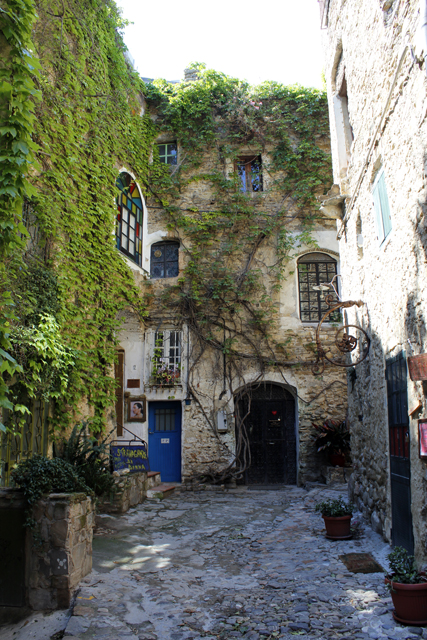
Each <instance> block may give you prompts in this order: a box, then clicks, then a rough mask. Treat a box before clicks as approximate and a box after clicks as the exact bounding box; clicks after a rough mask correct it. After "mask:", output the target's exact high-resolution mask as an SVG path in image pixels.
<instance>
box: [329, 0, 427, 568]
mask: <svg viewBox="0 0 427 640" xmlns="http://www.w3.org/2000/svg"><path fill="white" fill-rule="evenodd" d="M320 9H321V22H322V29H323V33H324V48H325V75H326V84H327V92H328V100H329V114H330V121H331V145H332V159H333V170H334V181H335V184H336V185H337V187H335V190H336V191H335V201H334V203H333V204H334V206H335V210H336V217H337V230H338V240H339V244H340V256H341V274H342V288H343V297H344V299H352V300H356V301H357V300H361V301H362V302H363V305H362V306H360V307H352V308H351V309H348V310H347V313H346V321H347V323H348V324H351V325H357V326H359V327H361V328H362V329H364V330H365V331H366V332H367V333H368V334H369V336H370V338H371V347H370V353H369V356H368V357H367V358H366V359H365V360H364V361H363V362H362V363H360V364H358V365H357V366H355V367H354V368H352V369H350V370H349V379H348V396H349V419H350V425H351V443H352V455H353V463H354V472H353V475H352V480H351V483H350V495H351V498H353V499H354V500H355V502H356V504H357V506H358V507H359V508H360V509H361V510H362V511H363V513H364V514H365V515H366V516H367V517H368V518H369V520H370V522H371V524H372V527H373V528H374V529H375V530H376V531H378V532H380V533H382V534H383V536H384V537H385V538H386V539H387V540H389V541H390V542H391V543H392V544H393V545H403V546H404V547H406V548H407V549H408V550H410V551H412V550H413V549H415V555H416V558H417V559H418V560H419V561H422V560H425V559H426V548H427V547H426V544H427V520H426V506H425V499H426V498H425V496H426V479H427V475H426V471H427V468H426V457H425V453H424V454H423V451H422V448H420V447H421V445H420V433H422V431H420V432H419V421H420V420H421V421H422V419H423V416H425V415H426V411H427V407H426V397H425V386H424V382H423V379H424V378H425V375H424V374H423V372H422V371H421V372H418V373H417V372H414V371H412V368H411V367H412V364H413V363H414V362H415V361H412V360H411V358H412V357H413V356H418V355H420V354H423V353H425V351H426V346H427V343H426V339H427V336H426V247H427V244H426V243H427V236H426V217H425V216H426V144H427V122H426V113H427V111H426V105H427V95H426V66H425V61H424V57H425V55H426V52H427V46H426V38H425V35H426V34H425V27H426V3H425V1H424V2H423V1H421V2H419V1H418V0H386V1H382V0H381V1H379V0H378V1H376V2H370V1H368V0H358V1H357V2H349V1H345V0H326V1H322V2H320ZM325 204H327V203H325ZM351 357H352V358H353V359H355V358H357V349H356V350H355V352H354V354H353V355H352V356H351ZM408 365H409V367H410V368H408ZM420 429H422V427H420Z"/></svg>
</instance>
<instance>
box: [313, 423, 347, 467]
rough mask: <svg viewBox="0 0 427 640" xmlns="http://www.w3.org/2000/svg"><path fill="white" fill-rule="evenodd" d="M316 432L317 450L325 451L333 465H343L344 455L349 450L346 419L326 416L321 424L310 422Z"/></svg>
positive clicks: (314, 436)
mask: <svg viewBox="0 0 427 640" xmlns="http://www.w3.org/2000/svg"><path fill="white" fill-rule="evenodd" d="M312 425H313V427H314V428H315V429H316V431H317V433H316V434H315V435H313V436H312V437H313V438H314V440H315V444H316V447H317V451H326V452H327V453H328V454H329V461H330V463H331V464H332V465H334V466H339V467H344V466H345V461H346V455H347V454H348V453H349V451H350V431H349V429H348V426H347V421H346V420H331V419H330V418H328V419H327V420H325V421H324V422H323V424H315V423H314V422H313V423H312Z"/></svg>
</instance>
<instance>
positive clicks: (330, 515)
mask: <svg viewBox="0 0 427 640" xmlns="http://www.w3.org/2000/svg"><path fill="white" fill-rule="evenodd" d="M315 509H316V511H317V512H320V513H321V514H322V518H323V520H324V522H325V528H326V537H327V538H329V539H330V540H348V539H349V538H351V537H352V535H351V531H350V525H351V516H352V514H353V509H354V505H353V503H352V502H344V500H343V499H342V497H340V498H333V499H332V498H328V499H327V500H322V502H318V503H317V504H316V507H315Z"/></svg>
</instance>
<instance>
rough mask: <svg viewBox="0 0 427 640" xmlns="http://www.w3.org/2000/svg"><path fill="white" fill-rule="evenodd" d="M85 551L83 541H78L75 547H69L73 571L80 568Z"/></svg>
mask: <svg viewBox="0 0 427 640" xmlns="http://www.w3.org/2000/svg"><path fill="white" fill-rule="evenodd" d="M86 553H87V549H86V543H85V542H80V543H79V544H77V545H76V546H75V547H73V549H71V559H72V563H73V570H74V571H76V570H79V571H81V570H82V567H83V564H84V561H85V557H86Z"/></svg>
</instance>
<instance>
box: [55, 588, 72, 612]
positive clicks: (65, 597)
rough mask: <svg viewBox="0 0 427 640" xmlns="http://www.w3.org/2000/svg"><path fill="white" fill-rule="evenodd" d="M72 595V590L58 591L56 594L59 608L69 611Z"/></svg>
mask: <svg viewBox="0 0 427 640" xmlns="http://www.w3.org/2000/svg"><path fill="white" fill-rule="evenodd" d="M71 595H72V594H71V590H70V589H58V590H57V592H56V601H57V607H58V608H59V609H67V608H68V607H69V606H70V603H71Z"/></svg>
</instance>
